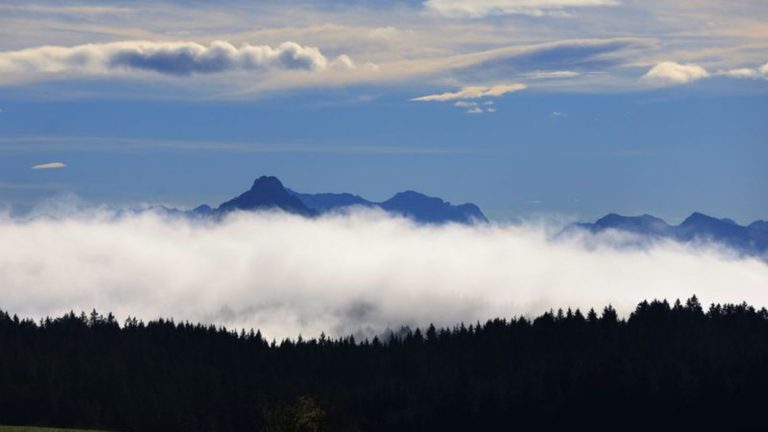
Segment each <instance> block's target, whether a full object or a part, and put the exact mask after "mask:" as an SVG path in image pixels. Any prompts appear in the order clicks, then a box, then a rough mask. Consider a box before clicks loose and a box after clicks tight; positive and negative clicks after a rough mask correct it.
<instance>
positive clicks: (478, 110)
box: [467, 107, 484, 114]
mask: <svg viewBox="0 0 768 432" xmlns="http://www.w3.org/2000/svg"><path fill="white" fill-rule="evenodd" d="M483 112H484V111H483V109H482V108H478V107H474V108H470V109H468V110H467V114H482V113H483Z"/></svg>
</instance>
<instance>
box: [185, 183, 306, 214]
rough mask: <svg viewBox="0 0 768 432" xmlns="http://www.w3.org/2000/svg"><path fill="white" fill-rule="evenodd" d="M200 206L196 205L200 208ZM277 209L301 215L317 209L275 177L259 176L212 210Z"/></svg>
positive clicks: (226, 211) (218, 211)
mask: <svg viewBox="0 0 768 432" xmlns="http://www.w3.org/2000/svg"><path fill="white" fill-rule="evenodd" d="M201 207H202V206H200V207H198V208H201ZM272 209H279V210H282V211H284V212H286V213H293V214H298V215H301V216H315V215H317V211H315V210H313V209H311V208H309V207H307V206H306V205H304V203H303V202H301V200H300V199H298V198H297V197H296V196H294V195H292V194H291V193H289V192H288V190H287V189H285V187H284V186H283V184H282V183H281V182H280V180H278V179H277V177H272V176H261V177H259V178H257V179H256V180H255V181H254V182H253V186H251V189H250V190H248V191H247V192H244V193H242V194H240V195H239V196H237V197H236V198H233V199H231V200H229V201H226V202H224V203H222V204H221V205H220V206H219V207H218V208H217V209H216V210H215V211H214V212H215V213H218V214H222V213H229V212H231V211H234V210H248V211H251V210H272Z"/></svg>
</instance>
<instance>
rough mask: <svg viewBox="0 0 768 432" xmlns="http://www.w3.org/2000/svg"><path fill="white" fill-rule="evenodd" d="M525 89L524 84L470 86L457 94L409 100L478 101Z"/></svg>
mask: <svg viewBox="0 0 768 432" xmlns="http://www.w3.org/2000/svg"><path fill="white" fill-rule="evenodd" d="M527 87H528V86H526V85H525V84H519V83H516V84H501V85H495V86H491V87H484V86H471V87H464V88H462V89H461V90H459V91H457V92H447V93H440V94H434V95H427V96H421V97H417V98H413V99H411V100H412V101H418V102H431V101H437V102H445V101H451V100H456V99H479V98H484V97H498V96H503V95H505V94H507V93H513V92H516V91H520V90H523V89H526V88H527Z"/></svg>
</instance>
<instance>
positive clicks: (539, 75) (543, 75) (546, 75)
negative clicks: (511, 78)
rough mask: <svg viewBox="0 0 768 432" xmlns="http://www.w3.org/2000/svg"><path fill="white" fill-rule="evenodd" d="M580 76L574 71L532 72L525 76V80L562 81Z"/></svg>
mask: <svg viewBox="0 0 768 432" xmlns="http://www.w3.org/2000/svg"><path fill="white" fill-rule="evenodd" d="M579 75H581V74H580V73H578V72H574V71H533V72H530V73H527V74H525V76H526V77H527V78H531V79H563V78H576V77H578V76H579Z"/></svg>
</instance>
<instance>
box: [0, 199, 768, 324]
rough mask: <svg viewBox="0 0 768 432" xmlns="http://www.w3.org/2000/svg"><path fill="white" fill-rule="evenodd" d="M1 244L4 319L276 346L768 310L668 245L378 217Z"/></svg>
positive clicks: (723, 275) (757, 266) (713, 269)
mask: <svg viewBox="0 0 768 432" xmlns="http://www.w3.org/2000/svg"><path fill="white" fill-rule="evenodd" d="M585 235H586V234H585ZM0 238H2V239H3V242H4V244H12V245H14V247H12V248H10V247H3V248H0V298H2V299H3V300H2V308H3V309H4V310H7V311H9V312H11V313H17V314H19V315H21V316H30V317H42V316H45V315H48V314H55V315H58V314H61V313H64V312H68V311H69V310H75V311H79V310H86V311H87V310H90V309H91V308H96V309H98V310H99V311H102V312H105V313H106V312H108V311H111V312H114V313H115V314H116V315H117V316H118V317H119V318H121V319H122V318H125V317H127V316H129V315H132V316H138V317H139V318H143V319H151V318H157V317H160V316H163V317H174V318H175V319H177V320H192V321H205V322H212V323H216V324H222V325H228V326H236V327H246V328H251V327H253V328H261V329H262V331H264V332H265V334H266V335H267V336H268V337H270V338H271V337H277V338H282V337H286V336H292V337H295V336H296V335H297V334H299V333H302V334H303V335H304V336H316V335H319V334H320V332H321V331H325V332H326V333H332V334H335V335H338V334H344V333H350V332H355V331H357V330H363V331H367V332H376V331H380V330H382V329H384V328H386V327H387V326H390V327H399V326H400V325H402V324H410V325H414V324H419V325H424V324H428V323H430V322H434V323H435V324H436V325H453V324H456V323H459V322H462V321H463V322H465V323H466V322H474V321H476V320H485V319H488V318H492V317H510V316H514V315H519V314H526V315H532V314H533V315H536V314H540V313H542V312H544V311H546V310H549V309H550V308H558V307H568V306H570V307H574V308H575V307H579V308H582V310H585V309H588V308H589V307H601V306H604V305H606V304H608V303H611V304H613V305H614V306H615V307H617V309H618V310H619V311H620V312H622V313H627V312H629V311H631V310H632V309H633V308H634V306H635V305H636V304H637V302H639V301H641V300H644V299H652V298H667V299H675V298H683V299H684V298H687V297H689V296H690V295H691V294H694V293H695V294H696V295H698V296H699V297H700V299H701V300H702V302H703V303H704V304H707V303H709V302H741V301H747V302H749V303H751V304H753V305H755V306H757V307H760V306H766V305H768V291H767V290H766V289H765V282H766V280H768V265H766V264H765V263H764V262H761V261H758V260H754V259H744V260H739V259H735V258H728V257H727V256H725V255H722V254H721V253H720V252H719V251H718V250H716V249H712V248H708V247H704V246H699V247H697V248H694V247H688V246H683V245H680V244H676V243H669V242H662V243H658V244H656V245H654V246H652V247H650V248H649V249H647V250H642V251H640V250H632V249H626V248H625V249H621V248H616V247H612V246H610V245H611V244H612V242H614V241H618V240H617V239H614V238H613V237H610V236H606V237H598V238H592V241H590V244H591V247H589V248H585V247H584V246H583V244H584V243H583V242H582V240H581V239H573V240H568V241H564V242H551V241H549V240H547V234H546V230H545V229H543V228H542V227H541V226H539V225H536V224H527V225H522V226H493V225H492V226H484V227H467V226H454V225H449V226H442V227H419V226H415V225H413V224H411V223H408V222H407V221H405V220H402V219H396V218H391V217H387V216H385V215H383V214H381V213H376V212H361V213H353V214H351V215H346V216H333V217H323V218H319V219H313V220H309V219H303V218H300V217H294V216H287V215H279V214H236V215H233V216H232V217H231V218H229V219H227V220H225V221H223V222H222V223H217V224H202V223H200V224H195V223H191V222H188V221H183V220H167V219H162V218H160V217H158V216H157V215H152V214H145V215H142V216H132V217H126V218H122V219H117V220H115V219H112V218H110V217H98V216H94V217H71V218H65V219H61V220H51V219H44V218H37V219H35V220H31V221H26V222H21V221H14V220H9V219H7V218H5V219H2V218H0ZM307 238H311V239H312V241H310V242H308V241H306V239H307ZM590 238H591V237H590Z"/></svg>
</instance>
